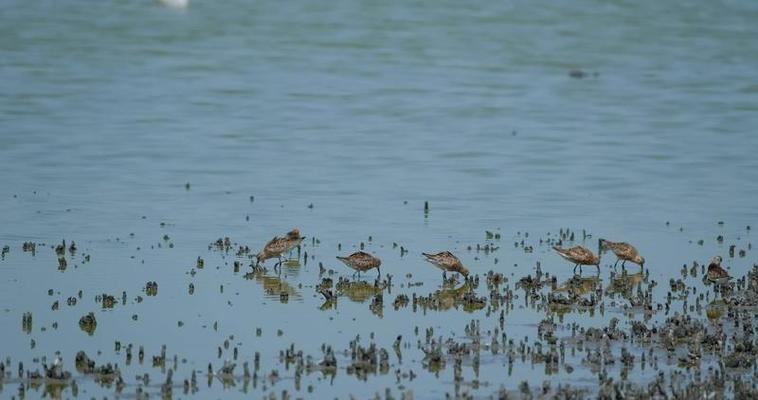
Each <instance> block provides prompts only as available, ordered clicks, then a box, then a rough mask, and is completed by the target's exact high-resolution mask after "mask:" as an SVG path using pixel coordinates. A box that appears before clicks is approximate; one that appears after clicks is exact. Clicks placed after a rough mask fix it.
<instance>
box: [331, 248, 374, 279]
mask: <svg viewBox="0 0 758 400" xmlns="http://www.w3.org/2000/svg"><path fill="white" fill-rule="evenodd" d="M337 259H338V260H340V261H342V262H343V263H345V265H347V266H348V267H350V268H352V269H354V270H355V273H357V274H358V277H360V276H361V272H366V271H368V270H370V269H373V268H376V273H377V277H379V275H381V271H380V270H379V266H380V265H382V260H380V259H379V258H377V257H374V256H372V255H371V254H368V253H366V252H363V251H358V252H355V253H353V254H351V255H349V256H347V257H340V256H337Z"/></svg>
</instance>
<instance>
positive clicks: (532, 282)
mask: <svg viewBox="0 0 758 400" xmlns="http://www.w3.org/2000/svg"><path fill="white" fill-rule="evenodd" d="M543 285H544V282H542V281H541V280H540V278H539V277H537V278H532V276H531V275H527V276H525V277H523V278H521V279H519V281H518V282H516V289H524V290H540V289H542V286H543Z"/></svg>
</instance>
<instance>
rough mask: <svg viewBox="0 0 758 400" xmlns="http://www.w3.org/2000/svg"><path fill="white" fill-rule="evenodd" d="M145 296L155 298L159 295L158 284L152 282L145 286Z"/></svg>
mask: <svg viewBox="0 0 758 400" xmlns="http://www.w3.org/2000/svg"><path fill="white" fill-rule="evenodd" d="M145 294H146V295H147V296H155V295H157V294H158V282H155V281H150V282H147V283H146V284H145Z"/></svg>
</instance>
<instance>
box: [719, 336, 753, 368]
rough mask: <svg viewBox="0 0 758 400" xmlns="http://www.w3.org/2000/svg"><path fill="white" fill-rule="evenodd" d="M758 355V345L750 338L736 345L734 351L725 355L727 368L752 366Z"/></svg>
mask: <svg viewBox="0 0 758 400" xmlns="http://www.w3.org/2000/svg"><path fill="white" fill-rule="evenodd" d="M756 357H758V346H756V345H755V344H754V343H753V341H752V340H751V339H749V338H745V339H744V340H742V341H741V342H738V343H737V344H735V345H734V351H733V352H731V353H730V354H728V355H727V356H726V357H724V366H726V367H727V368H743V369H746V368H752V367H753V364H755V359H756Z"/></svg>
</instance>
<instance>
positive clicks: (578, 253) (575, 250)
mask: <svg viewBox="0 0 758 400" xmlns="http://www.w3.org/2000/svg"><path fill="white" fill-rule="evenodd" d="M553 250H555V252H556V253H558V255H559V256H561V257H563V258H565V259H566V260H569V261H571V262H572V263H574V264H575V265H574V272H575V273H576V267H579V273H581V272H582V265H594V266H596V267H597V272H598V273H600V257H599V256H596V255H595V254H594V253H593V252H592V251H590V250H589V249H587V248H586V247H582V246H574V247H571V248H568V249H564V248H561V247H558V246H553Z"/></svg>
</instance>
